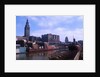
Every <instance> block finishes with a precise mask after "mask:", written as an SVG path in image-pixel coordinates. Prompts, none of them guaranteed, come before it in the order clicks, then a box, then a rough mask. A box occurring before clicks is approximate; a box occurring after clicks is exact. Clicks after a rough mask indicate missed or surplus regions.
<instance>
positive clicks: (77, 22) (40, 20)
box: [28, 15, 83, 42]
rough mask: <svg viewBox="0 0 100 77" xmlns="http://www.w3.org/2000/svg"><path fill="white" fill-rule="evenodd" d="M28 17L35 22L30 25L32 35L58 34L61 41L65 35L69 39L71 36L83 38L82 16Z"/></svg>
mask: <svg viewBox="0 0 100 77" xmlns="http://www.w3.org/2000/svg"><path fill="white" fill-rule="evenodd" d="M28 19H30V20H31V22H34V23H35V25H34V27H32V26H31V28H34V30H33V31H31V35H33V36H40V37H41V35H43V34H48V33H52V34H57V35H60V40H61V41H63V42H64V41H65V37H66V36H67V37H68V38H69V41H72V40H73V36H74V37H75V38H76V40H83V16H63V15H62V16H28ZM35 28H36V29H35Z"/></svg>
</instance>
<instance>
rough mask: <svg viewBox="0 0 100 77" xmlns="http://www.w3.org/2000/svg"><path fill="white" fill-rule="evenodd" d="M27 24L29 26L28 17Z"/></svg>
mask: <svg viewBox="0 0 100 77" xmlns="http://www.w3.org/2000/svg"><path fill="white" fill-rule="evenodd" d="M26 26H27V27H29V22H28V19H27V21H26Z"/></svg>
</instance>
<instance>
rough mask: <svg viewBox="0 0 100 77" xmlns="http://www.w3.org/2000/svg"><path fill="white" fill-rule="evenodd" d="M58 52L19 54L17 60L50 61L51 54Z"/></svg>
mask: <svg viewBox="0 0 100 77" xmlns="http://www.w3.org/2000/svg"><path fill="white" fill-rule="evenodd" d="M55 52H58V51H57V50H54V51H45V52H43V51H42V52H36V53H30V54H29V53H26V54H17V55H16V60H49V57H51V54H53V53H55Z"/></svg>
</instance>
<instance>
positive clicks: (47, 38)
mask: <svg viewBox="0 0 100 77" xmlns="http://www.w3.org/2000/svg"><path fill="white" fill-rule="evenodd" d="M42 41H43V42H48V43H49V44H56V43H59V42H60V40H59V35H54V34H45V35H42Z"/></svg>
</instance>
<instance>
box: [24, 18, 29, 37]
mask: <svg viewBox="0 0 100 77" xmlns="http://www.w3.org/2000/svg"><path fill="white" fill-rule="evenodd" d="M24 36H25V37H27V38H28V37H29V36H30V26H29V22H28V19H27V20H26V24H25V28H24Z"/></svg>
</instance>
